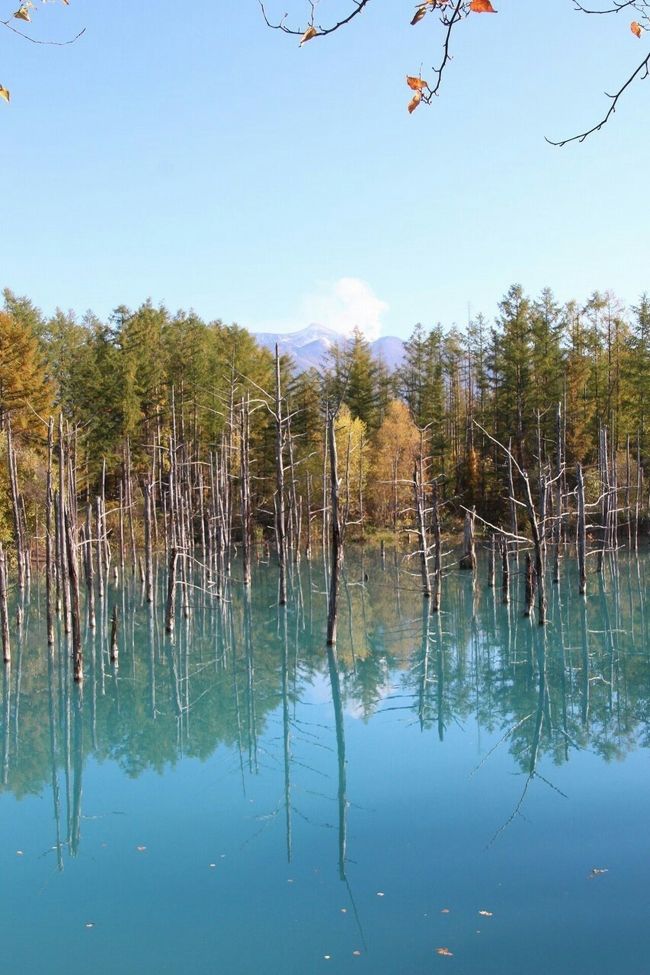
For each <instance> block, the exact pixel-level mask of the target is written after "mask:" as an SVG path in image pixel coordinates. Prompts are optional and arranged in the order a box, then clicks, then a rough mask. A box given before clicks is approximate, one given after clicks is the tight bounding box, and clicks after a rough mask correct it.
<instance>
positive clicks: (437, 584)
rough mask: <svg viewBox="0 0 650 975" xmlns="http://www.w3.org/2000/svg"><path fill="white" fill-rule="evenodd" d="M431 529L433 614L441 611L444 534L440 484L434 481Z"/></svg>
mask: <svg viewBox="0 0 650 975" xmlns="http://www.w3.org/2000/svg"><path fill="white" fill-rule="evenodd" d="M431 527H432V530H433V586H432V589H431V597H432V598H431V612H432V613H438V612H439V611H440V597H441V590H442V532H441V530H440V504H439V498H438V482H437V481H434V482H433V485H432V488H431Z"/></svg>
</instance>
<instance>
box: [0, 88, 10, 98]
mask: <svg viewBox="0 0 650 975" xmlns="http://www.w3.org/2000/svg"><path fill="white" fill-rule="evenodd" d="M0 98H4V100H5V101H6V102H10V101H11V92H10V91H9V89H8V88H5V87H4V85H0Z"/></svg>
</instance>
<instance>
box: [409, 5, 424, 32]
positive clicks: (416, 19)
mask: <svg viewBox="0 0 650 975" xmlns="http://www.w3.org/2000/svg"><path fill="white" fill-rule="evenodd" d="M426 12H427V8H426V5H423V6H421V7H418V9H417V10H416V11H415V14H414V15H413V20H412V21H411V27H414V26H415V24H417V23H418V22H419V21H420V20H422V18H423V17H424V15H425V14H426Z"/></svg>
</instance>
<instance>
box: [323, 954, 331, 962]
mask: <svg viewBox="0 0 650 975" xmlns="http://www.w3.org/2000/svg"><path fill="white" fill-rule="evenodd" d="M331 957H332V956H331V955H323V958H324V959H325V961H329V960H330V958H331Z"/></svg>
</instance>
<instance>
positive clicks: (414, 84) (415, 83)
mask: <svg viewBox="0 0 650 975" xmlns="http://www.w3.org/2000/svg"><path fill="white" fill-rule="evenodd" d="M406 84H407V85H408V86H409V88H412V89H413V91H422V90H423V89H424V88H428V87H429V86H428V84H427V83H426V81H423V80H422V78H414V77H413V76H412V75H409V74H407V76H406Z"/></svg>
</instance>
